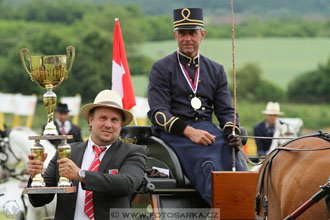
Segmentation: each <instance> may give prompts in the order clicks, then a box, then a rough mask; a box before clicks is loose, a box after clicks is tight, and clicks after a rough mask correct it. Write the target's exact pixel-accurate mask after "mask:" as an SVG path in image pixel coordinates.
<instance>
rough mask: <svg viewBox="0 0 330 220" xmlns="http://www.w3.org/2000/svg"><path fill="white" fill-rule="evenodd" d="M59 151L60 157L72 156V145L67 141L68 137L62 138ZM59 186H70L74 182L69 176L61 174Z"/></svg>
mask: <svg viewBox="0 0 330 220" xmlns="http://www.w3.org/2000/svg"><path fill="white" fill-rule="evenodd" d="M57 152H58V156H59V158H60V159H62V158H69V157H70V154H71V146H70V145H69V144H68V143H67V142H66V139H62V141H61V144H60V145H58V147H57ZM57 186H60V187H70V186H72V182H71V180H69V179H68V178H66V177H62V176H60V180H59V181H58V184H57Z"/></svg>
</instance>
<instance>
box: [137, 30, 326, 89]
mask: <svg viewBox="0 0 330 220" xmlns="http://www.w3.org/2000/svg"><path fill="white" fill-rule="evenodd" d="M176 49H177V43H176V41H174V40H173V41H162V42H149V43H146V44H145V45H144V46H143V47H142V50H143V52H144V54H145V55H147V56H150V57H151V58H153V59H158V58H160V57H164V56H166V55H167V54H170V53H172V52H173V51H175V50H176ZM200 51H201V54H203V55H204V56H207V57H209V58H211V59H213V60H215V61H217V62H219V63H221V64H223V65H224V67H225V69H226V71H227V72H229V70H232V68H233V64H232V41H231V39H207V35H206V38H205V39H204V41H203V42H202V44H201V48H200ZM329 57H330V38H242V39H239V38H238V39H236V40H235V64H236V69H237V68H239V67H241V66H243V65H244V64H246V63H249V62H253V63H256V64H258V65H259V66H260V67H261V69H262V71H263V77H264V78H265V79H268V80H270V81H272V82H274V83H276V84H277V85H279V86H281V87H282V88H286V86H287V85H288V83H289V82H290V81H291V80H292V79H293V78H294V77H295V76H297V75H299V74H301V73H305V72H307V71H310V70H314V69H316V68H317V66H318V65H319V64H324V63H325V61H326V60H327V59H329Z"/></svg>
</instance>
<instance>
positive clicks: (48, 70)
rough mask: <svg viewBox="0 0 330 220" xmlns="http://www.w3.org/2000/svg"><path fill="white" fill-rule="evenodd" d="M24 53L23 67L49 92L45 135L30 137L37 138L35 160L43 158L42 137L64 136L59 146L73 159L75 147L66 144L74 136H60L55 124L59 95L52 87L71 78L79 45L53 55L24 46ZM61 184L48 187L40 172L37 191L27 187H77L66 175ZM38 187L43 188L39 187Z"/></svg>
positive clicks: (41, 190) (35, 182) (55, 190)
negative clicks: (72, 149)
mask: <svg viewBox="0 0 330 220" xmlns="http://www.w3.org/2000/svg"><path fill="white" fill-rule="evenodd" d="M70 52H71V54H72V58H71V63H70V65H69V68H68V69H67V59H68V58H69V57H70ZM20 56H21V61H22V63H23V66H24V68H25V70H26V72H27V73H28V74H29V75H30V77H31V80H32V81H34V82H35V83H37V84H38V85H39V86H40V87H42V88H45V89H46V93H45V94H44V95H43V102H44V105H45V108H46V110H47V124H46V127H45V131H44V133H43V136H29V139H30V140H35V144H34V146H33V147H32V148H31V152H33V153H36V154H37V156H36V157H35V160H41V159H42V158H43V153H44V148H43V146H42V145H41V144H40V140H55V139H60V140H62V141H61V144H60V145H59V146H58V149H57V151H58V154H59V157H60V158H69V156H70V153H71V147H70V145H69V144H67V143H66V140H67V139H71V138H72V135H58V132H57V129H56V126H55V124H54V109H55V106H56V94H55V93H54V92H53V91H52V90H53V88H56V87H57V86H59V85H60V84H61V83H62V81H63V80H64V79H65V78H67V77H68V74H69V72H70V71H71V68H72V64H73V62H74V59H75V48H74V47H72V46H68V47H67V48H66V55H50V56H30V52H29V50H28V49H27V48H23V49H21V52H20ZM24 58H26V59H27V60H28V61H29V62H30V71H29V70H28V68H27V66H26V64H25V60H24ZM58 186H59V187H45V182H44V179H43V177H42V175H41V173H40V174H37V175H36V176H35V177H34V178H33V180H32V183H31V187H32V188H34V190H32V191H31V189H30V188H27V189H30V191H29V190H28V191H27V193H67V192H69V193H71V192H74V191H75V187H71V186H72V182H71V181H70V180H69V179H67V178H65V177H60V180H59V182H58ZM36 188H39V190H38V189H36ZM45 188H47V189H45ZM50 188H53V189H50ZM59 188H62V189H59ZM65 188H70V189H65Z"/></svg>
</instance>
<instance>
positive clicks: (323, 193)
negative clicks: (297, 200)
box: [255, 131, 330, 220]
mask: <svg viewBox="0 0 330 220" xmlns="http://www.w3.org/2000/svg"><path fill="white" fill-rule="evenodd" d="M307 137H319V138H322V139H324V140H326V141H330V134H329V133H326V132H324V131H318V132H317V133H313V134H309V135H305V136H301V137H298V138H295V139H293V140H290V141H287V142H286V143H284V144H283V147H278V148H276V149H274V150H273V151H272V152H270V155H271V156H270V157H269V159H268V160H267V161H266V164H265V166H264V168H263V170H262V171H261V179H260V187H259V192H258V193H257V195H256V198H255V213H256V220H266V219H267V218H268V198H267V197H268V186H269V181H270V168H271V165H272V162H273V159H274V158H275V157H276V155H277V154H278V153H279V152H280V151H281V150H285V151H320V150H330V147H327V148H318V149H295V148H286V147H285V146H286V145H287V144H289V143H291V142H293V141H295V140H298V139H302V138H307ZM266 173H267V177H265V175H266ZM265 178H266V181H267V184H266V189H265V196H264V198H263V201H262V202H263V207H264V217H261V216H259V212H260V205H261V204H260V203H261V195H262V193H263V190H264V182H265V181H264V179H265ZM320 188H321V190H320V191H319V192H318V193H316V194H314V195H313V196H312V198H310V199H309V200H308V201H306V202H305V203H304V204H303V205H302V206H300V207H299V208H298V209H296V210H295V211H294V212H293V213H292V214H290V215H289V216H287V217H286V218H285V220H293V219H296V218H297V217H298V216H299V215H301V214H302V213H303V212H304V211H306V210H307V209H308V208H309V207H311V206H312V205H314V204H315V203H316V202H318V201H319V200H321V199H322V198H324V197H326V205H327V207H328V210H329V212H330V178H329V179H328V181H327V183H326V184H324V185H323V186H321V187H320Z"/></svg>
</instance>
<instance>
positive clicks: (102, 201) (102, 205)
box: [29, 140, 146, 220]
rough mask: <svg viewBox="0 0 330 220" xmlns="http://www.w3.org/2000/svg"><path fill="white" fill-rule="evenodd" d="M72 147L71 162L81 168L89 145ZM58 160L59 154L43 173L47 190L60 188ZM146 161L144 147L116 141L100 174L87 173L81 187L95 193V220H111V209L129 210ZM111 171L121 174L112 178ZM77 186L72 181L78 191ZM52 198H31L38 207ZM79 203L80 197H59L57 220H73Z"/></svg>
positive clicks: (34, 195) (48, 196) (48, 195)
mask: <svg viewBox="0 0 330 220" xmlns="http://www.w3.org/2000/svg"><path fill="white" fill-rule="evenodd" d="M71 146H72V149H71V156H70V159H71V160H72V161H73V162H75V163H76V164H77V166H78V167H80V166H81V164H82V158H83V155H84V152H85V149H86V146H87V142H83V143H74V144H72V145H71ZM58 159H59V158H58V154H57V153H56V155H55V156H54V157H53V159H52V160H51V161H50V163H49V165H48V167H47V169H46V171H45V173H44V179H45V182H46V186H56V185H57V182H58V180H59V173H58V164H57V162H56V161H57V160H58ZM145 160H146V156H145V147H143V146H138V145H134V144H128V143H123V142H120V141H118V140H117V141H116V142H115V143H114V144H112V145H111V147H110V149H109V150H107V152H106V154H105V155H104V157H103V159H102V161H101V164H100V167H99V170H98V172H92V171H86V182H85V184H82V188H83V189H84V190H90V191H93V192H94V193H93V202H94V215H95V220H105V219H110V216H109V209H110V208H130V205H131V197H130V196H131V194H133V193H134V192H135V191H136V190H137V189H138V188H139V187H140V185H141V183H142V180H143V176H144V170H145ZM111 169H118V174H109V170H111ZM30 182H31V180H30ZM30 182H29V184H30ZM78 183H79V182H78V181H73V185H74V186H76V187H77V189H78ZM53 198H54V194H39V195H38V194H29V200H30V202H31V204H32V205H33V206H35V207H39V206H43V205H45V204H47V203H49V202H51V201H52V200H53ZM76 199H77V193H68V194H58V195H57V207H56V213H55V220H72V219H73V218H74V212H75V207H76Z"/></svg>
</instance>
